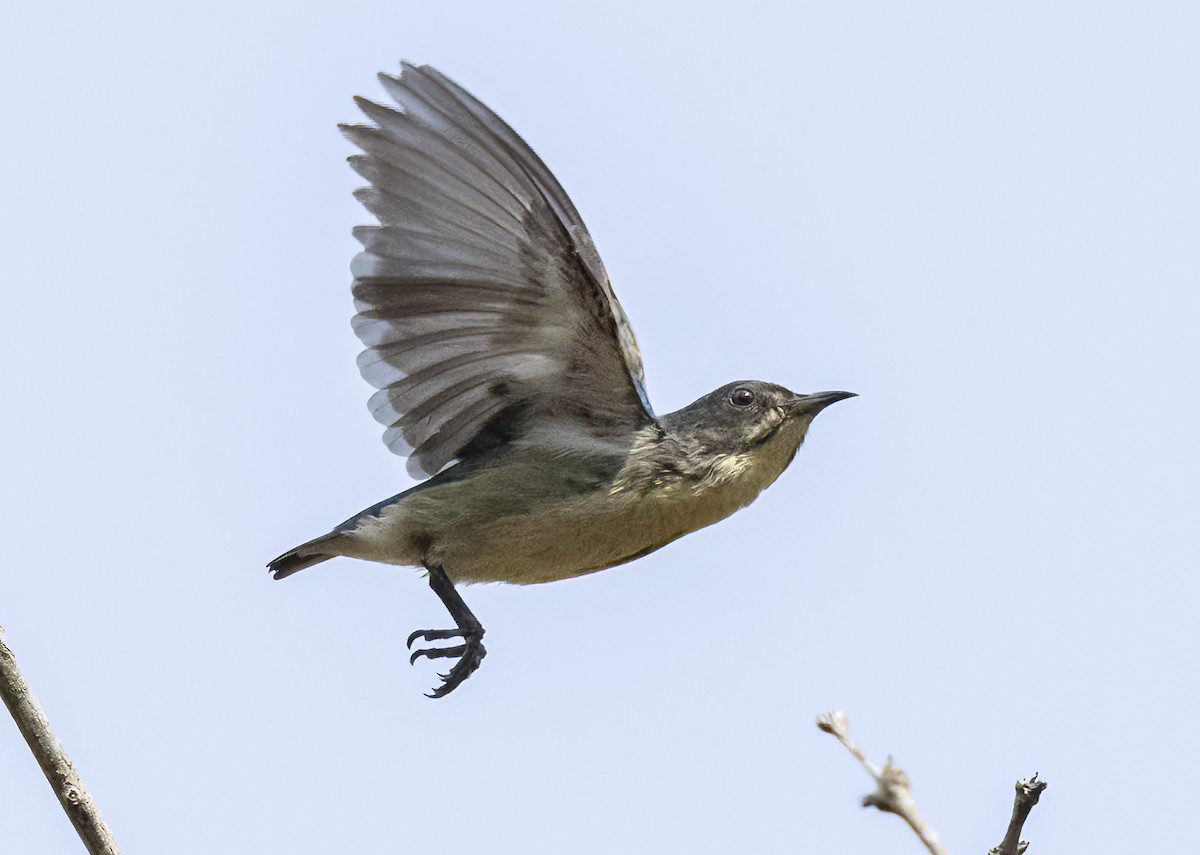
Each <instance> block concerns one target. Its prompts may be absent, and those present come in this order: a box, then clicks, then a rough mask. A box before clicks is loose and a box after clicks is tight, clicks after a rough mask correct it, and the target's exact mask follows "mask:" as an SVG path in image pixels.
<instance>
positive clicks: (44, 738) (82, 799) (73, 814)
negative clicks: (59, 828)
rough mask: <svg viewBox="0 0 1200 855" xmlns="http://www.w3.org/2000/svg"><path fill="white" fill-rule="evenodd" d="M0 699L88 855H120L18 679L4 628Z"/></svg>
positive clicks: (0, 633)
mask: <svg viewBox="0 0 1200 855" xmlns="http://www.w3.org/2000/svg"><path fill="white" fill-rule="evenodd" d="M0 695H3V697H4V705H5V706H6V707H8V711H9V712H10V713H12V717H13V720H14V721H16V723H17V727H18V728H19V729H20V731H21V735H22V736H24V737H25V741H26V742H27V743H28V744H29V750H30V751H32V752H33V756H34V757H36V758H37V761H38V765H39V766H41V767H42V772H43V773H45V775H46V780H47V781H49V782H50V787H51V788H52V789H53V790H54V794H55V795H56V796H58V801H59V803H60V804H61V805H62V808H63V810H64V811H66V813H67V817H68V818H70V820H71V824H72V825H74V826H75V830H76V831H77V832H78V833H79V837H80V839H81V840H83V845H84V846H86V847H87V850H88V852H89V853H90V855H120V849H118V848H117V841H116V840H115V839H114V838H113V836H112V832H110V831H109V830H108V826H106V825H105V824H104V820H103V819H102V818H101V817H100V810H99V809H98V808H97V807H96V803H95V802H93V801H92V797H91V796H90V795H88V791H87V788H86V787H84V786H83V781H82V780H81V779H80V777H79V773H78V772H76V771H75V767H74V766H73V765H72V764H71V760H70V758H69V757H67V752H66V751H64V750H63V747H62V745H61V744H60V743H59V741H58V739H57V738H55V736H54V731H53V730H51V729H50V722H49V721H47V720H46V714H45V713H43V712H42V708H41V706H40V705H39V704H38V702H37V699H36V698H35V697H34V696H33V695H32V693H30V691H29V686H28V684H26V682H25V680H24V679H23V678H22V677H21V672H20V670H18V668H17V662H16V659H15V658H14V657H13V652H12V650H10V649H9V647H8V645H7V644H6V643H5V641H4V627H0Z"/></svg>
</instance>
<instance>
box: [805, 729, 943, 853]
mask: <svg viewBox="0 0 1200 855" xmlns="http://www.w3.org/2000/svg"><path fill="white" fill-rule="evenodd" d="M817 727H819V728H820V729H821V730H823V731H825V732H826V733H829V734H832V735H833V736H836V737H837V738H838V741H839V742H841V743H842V745H844V746H846V750H847V751H849V752H850V753H851V754H853V755H854V756H855V758H856V759H857V760H858V762H859V763H861V764H862V765H863V768H864V769H866V770H867V773H868V774H870V776H871V777H872V778H874V779H875V792H873V793H870V794H868V795H865V796H863V800H862V803H863V807H873V808H878V809H879V810H881V811H884V812H886V813H894V814H896V816H898V817H900V818H901V819H903V820H904V821H905V822H907V823H908V827H909V828H911V829H912V830H913V831H914V832H915V833H916V835H917V837H918V838H920V840H921V842H922V843H923V844H925V848H926V849H928V850H929V851H930V853H931V855H948V853H947V852H946V850H945V848H944V847H943V846H942V844H941V841H940V840H938V836H937V832H935V831H934V830H933V829H932V828H930V827H929V826H928V825H926V824H925V822H924V820H922V819H921V817H920V816H918V815H917V803H916V801H915V800H914V799H913V797H912V791H911V790H910V789H909V786H908V776H907V775H905V774H904V770H903V769H900V768H898V767H896V766H893V765H892V758H891V757H888V759H887V762H886V763H884V764H883V766H882V767H879V766H876V765H875V764H874V763H872V762H871V761H870V760H868V759H867V757H866V755H865V754H863V752H862V750H861V749H860V748H859V747H858V745H856V744H855V742H854V740H853V739H851V738H850V720H849V719H848V718H846V714H845V713H844V712H842V711H841V710H836V711H834V712H831V713H826V714H825V715H821V716H817Z"/></svg>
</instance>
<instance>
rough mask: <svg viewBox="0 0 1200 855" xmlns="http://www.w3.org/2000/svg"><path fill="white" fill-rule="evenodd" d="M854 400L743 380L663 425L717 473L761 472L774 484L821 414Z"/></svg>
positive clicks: (842, 395) (845, 395)
mask: <svg viewBox="0 0 1200 855" xmlns="http://www.w3.org/2000/svg"><path fill="white" fill-rule="evenodd" d="M852 397H854V393H853V392H817V393H816V394H812V395H801V394H798V393H796V392H793V391H791V390H789V389H785V388H784V387H783V386H779V385H776V384H775V383H766V382H763V381H761V380H739V381H738V382H736V383H729V384H727V385H725V386H722V387H721V388H719V389H717V390H716V391H713V392H710V393H709V394H707V395H705V396H704V397H703V398H701V399H699V400H698V401H695V402H693V403H691V404H689V405H688V406H686V407H684V408H683V409H682V410H678V411H676V412H674V413H670V414H669V415H666V416H663V417H662V419H661V422H662V424H663V426H664V427H665V428H667V429H668V430H669V431H670V432H671V433H672V434H674V435H675V436H676V437H678V438H680V439H681V440H684V442H685V444H686V445H687V446H689V447H691V448H693V449H694V450H695V454H696V455H698V456H700V457H703V458H705V459H706V460H709V461H711V462H712V465H713V467H714V468H715V469H717V470H719V471H728V472H729V473H730V474H733V473H734V472H735V471H736V472H748V471H750V470H757V474H758V476H759V477H760V478H762V479H763V480H764V481H765V482H766V483H769V482H770V481H773V480H774V479H775V478H776V477H778V475H779V474H780V473H781V472H782V471H783V470H784V469H785V468H787V465H788V464H789V463H790V462H791V461H792V458H793V457H794V456H795V454H796V450H797V449H798V448H799V447H800V444H801V443H802V442H804V437H805V435H806V434H807V433H808V426H809V425H810V424H812V420H813V419H814V418H815V417H816V415H817V413H819V412H821V410H823V409H825V408H826V407H828V406H829V405H830V404H834V403H837V402H838V401H843V400H845V399H846V398H852ZM763 486H765V483H764V484H763Z"/></svg>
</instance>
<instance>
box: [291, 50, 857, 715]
mask: <svg viewBox="0 0 1200 855" xmlns="http://www.w3.org/2000/svg"><path fill="white" fill-rule="evenodd" d="M379 80H380V82H381V84H382V86H383V89H384V91H385V92H386V93H387V95H388V96H389V97H390V98H391V100H392V101H393V102H394V103H393V104H391V105H388V104H382V103H377V102H375V101H371V100H367V99H365V98H362V97H356V98H355V102H356V104H357V105H358V107H359V109H361V111H362V113H363V114H364V116H365V117H366V119H367V120H368V121H367V122H365V123H360V124H345V125H341V126H339V127H340V129H341V131H342V133H343V134H344V135H345V136H346V138H347V139H348V140H349V141H350V142H351V143H353V144H354V145H355V146H356V147H357V148H358V149H359V150H360V151H359V153H357V154H354V155H353V156H351V157H350V158H349V163H350V165H351V167H352V168H353V169H354V170H355V171H356V172H357V173H358V175H359V176H361V177H362V178H363V179H364V180H365V181H366V186H365V187H362V188H360V189H358V190H357V191H355V196H356V197H357V199H358V200H359V201H360V202H361V203H362V205H363V206H364V207H365V208H366V209H367V211H369V212H370V213H371V214H373V215H374V217H375V218H376V220H377V221H378V223H377V224H376V225H365V226H359V227H357V228H355V229H354V236H355V237H356V238H357V239H358V241H359V242H360V243H361V244H362V251H361V252H359V253H358V254H357V255H356V256H355V257H354V259H353V261H352V262H351V274H352V277H353V283H352V286H351V292H352V295H353V298H354V305H355V310H356V314H355V315H354V317H353V321H352V327H353V330H354V332H355V333H356V334H357V336H358V338H359V339H360V340H361V341H362V343H363V344H364V345H365V347H366V349H365V350H364V351H363V352H362V353H361V355H360V356H359V359H358V367H359V370H360V373H361V374H362V376H363V377H364V378H365V379H366V380H367V381H368V382H369V383H370V384H371V385H372V386H374V387H375V388H376V390H377V391H376V392H375V393H374V394H373V395H372V396H371V398H370V404H369V406H370V411H371V413H372V414H373V415H374V417H375V418H376V419H377V420H378V421H379V422H381V423H382V424H383V425H385V426H386V429H385V430H384V432H383V439H384V443H385V444H386V445H387V447H388V449H390V450H391V451H392V452H394V453H396V454H398V455H402V456H406V457H407V458H408V462H407V470H408V473H409V474H410V475H411V476H413V477H414V478H415V479H418V480H419V479H425V480H423V481H421V483H418V484H417V485H416V486H415V487H412V488H411V489H408V490H405V491H403V492H401V493H399V494H398V495H395V496H392V497H391V498H389V499H385V500H383V501H382V502H379V503H378V504H376V505H373V506H371V507H369V508H367V509H366V510H364V511H361V512H360V513H357V514H355V515H354V516H352V517H350V518H349V519H348V520H346V521H345V522H343V523H342V524H341V525H339V526H337V527H335V528H334V529H333V530H332V531H330V532H328V533H327V534H323V535H321V536H320V537H317V538H315V539H313V540H309V541H307V542H306V543H303V544H301V545H300V546H297V547H295V548H294V549H290V550H288V551H287V552H285V553H283V554H282V555H280V556H279V557H278V558H276V559H275V560H273V561H271V562H270V564H269V565H268V569H269V570H270V571H271V573H272V574H273V576H274V578H275V579H285V578H287V577H289V576H291V575H293V574H294V573H297V572H298V571H300V570H303V569H305V568H307V567H311V566H313V565H315V564H319V563H321V562H323V561H327V560H328V559H330V558H334V557H337V556H347V557H350V558H355V559H361V560H365V561H373V562H380V563H383V564H391V565H406V566H412V567H416V568H423V569H424V571H425V573H426V574H427V579H428V584H429V586H430V588H431V589H432V590H433V592H434V593H435V594H436V595H437V596H438V598H439V599H440V600H441V601H442V603H443V605H444V606H445V608H446V610H447V611H448V612H449V615H450V618H451V619H452V620H453V622H454V626H453V627H451V628H448V629H426V630H417V631H415V632H413V633H412V634H411V635H410V636H409V637H408V642H407V644H408V648H409V650H412V647H413V644H414V643H415V642H416V641H417V640H418V639H420V640H422V641H423V642H425V643H429V642H437V641H447V640H456V641H457V643H455V644H451V645H450V646H442V647H437V646H427V647H419V648H418V649H416V650H415V651H413V652H412V653H411V656H410V658H409V661H410V663H414V662H416V661H417V660H418V659H419V658H421V657H426V658H428V659H450V660H453V663H452V665H451V667H450V668H449V670H448V671H447V673H444V674H440V675H439V677H440V680H441V682H440V684H439V685H438V686H437V687H436V688H435V689H434V690H432V691H431V692H429V693H427V694H428V696H429V697H433V698H440V697H445V696H446V695H448V694H449V693H450V692H452V691H454V690H455V689H456V688H457V687H458V686H460V685H461V684H462V683H463V681H464V680H466V679H467V678H468V677H469V676H470V675H471V674H472V673H473V672H475V670H476V669H477V668H478V667H479V665H480V663H481V662H482V660H483V657H484V656H485V655H486V653H487V651H486V649H485V647H484V645H483V636H484V628H483V625H482V624H481V623H480V621H479V619H478V618H476V616H475V615H474V614H473V613H472V612H471V610H470V609H469V608H468V607H467V605H466V603H465V602H464V600H463V598H462V596H461V594H460V593H459V591H458V589H457V586H458V585H460V584H468V583H478V582H507V583H512V584H518V585H529V584H539V583H545V582H553V581H558V580H562V579H569V578H572V577H577V576H581V575H584V574H588V573H594V572H596V571H599V570H604V569H606V568H609V567H614V566H616V565H619V564H625V563H627V562H630V561H634V560H635V559H637V558H641V557H642V556H645V555H647V554H649V553H651V552H654V551H655V550H657V549H659V548H660V547H663V546H665V545H666V544H668V543H670V542H672V541H674V540H676V539H677V538H679V537H682V536H683V535H685V534H688V533H690V532H694V531H696V530H697V529H701V528H704V527H705V526H708V525H711V524H713V523H715V522H718V521H719V520H722V519H724V518H726V517H728V516H729V515H730V514H732V513H734V512H735V511H737V510H738V509H740V508H742V507H745V506H746V505H748V504H749V503H750V502H752V501H753V500H754V499H755V497H756V496H758V494H759V493H760V492H761V491H762V490H763V489H765V488H766V487H767V486H769V485H770V484H771V483H773V482H774V481H775V480H776V478H778V477H779V475H780V474H781V473H782V472H783V471H784V470H785V469H786V468H787V467H788V465H789V464H790V463H791V462H792V459H793V458H794V457H795V455H796V452H797V450H798V449H799V448H800V445H801V443H803V442H804V439H805V436H806V434H807V432H808V428H809V425H810V424H811V423H812V420H813V418H814V417H815V416H816V415H817V414H818V413H820V412H821V411H822V410H824V409H825V408H826V407H828V406H829V405H830V404H833V403H835V402H837V401H841V400H844V399H846V398H851V397H854V393H852V392H840V391H830V392H819V393H816V394H799V393H796V392H792V391H790V390H788V389H787V388H785V387H783V386H780V385H777V384H774V383H769V382H764V381H758V380H742V381H736V382H733V383H728V384H726V385H723V386H721V387H720V388H718V389H716V390H715V391H713V392H710V393H709V394H707V395H704V396H703V397H701V398H699V399H698V400H696V401H695V402H693V403H692V404H689V405H688V406H686V407H684V408H683V409H681V410H678V411H676V412H672V413H668V414H666V415H661V416H659V415H655V413H654V410H653V409H652V408H651V406H650V401H649V399H648V397H647V395H646V386H645V375H644V371H643V367H642V359H641V355H640V352H639V350H638V345H637V341H636V339H635V338H634V334H633V329H632V327H631V326H630V324H629V320H628V318H627V317H626V315H625V312H624V310H623V309H622V308H621V304H620V303H619V302H618V301H617V298H616V295H615V294H614V292H613V289H612V285H611V284H610V282H609V278H608V275H607V273H606V272H605V269H604V265H603V263H602V262H601V260H600V255H599V253H598V252H597V250H596V247H595V245H594V243H593V241H592V238H591V237H590V235H589V233H588V230H587V228H586V226H585V225H584V222H583V220H582V218H581V217H580V215H579V212H578V211H577V210H576V209H575V206H574V205H573V204H572V202H571V200H570V199H569V198H568V196H567V194H566V192H565V191H564V190H563V188H562V186H561V185H560V184H559V182H558V181H557V180H556V179H555V177H554V176H553V175H552V174H551V172H550V170H549V169H548V168H547V167H546V166H545V164H544V163H543V162H542V160H541V158H539V157H538V155H536V154H535V153H534V152H533V150H532V149H531V148H530V147H529V146H528V145H527V144H526V143H525V141H524V140H523V139H522V138H521V137H520V136H518V135H517V133H516V132H515V131H513V129H512V128H510V127H509V126H508V125H507V124H506V123H505V122H504V121H503V120H501V119H500V117H499V116H497V115H496V113H494V112H492V110H490V109H489V108H488V107H486V106H485V105H484V104H483V103H482V102H481V101H479V100H478V99H476V98H475V97H474V96H472V95H471V94H470V93H468V92H467V91H466V90H465V89H464V88H462V87H461V86H459V85H458V84H457V83H455V82H453V81H452V80H451V79H449V78H448V77H446V76H445V75H443V74H442V73H441V72H439V71H437V70H436V69H434V68H432V67H430V66H428V65H414V64H412V63H409V62H402V63H401V69H400V73H399V74H389V73H386V72H385V73H381V74H380V75H379Z"/></svg>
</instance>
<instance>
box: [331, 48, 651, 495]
mask: <svg viewBox="0 0 1200 855" xmlns="http://www.w3.org/2000/svg"><path fill="white" fill-rule="evenodd" d="M380 79H381V81H382V82H383V86H384V89H385V90H386V91H387V93H388V94H389V95H390V96H391V97H392V99H393V100H394V101H395V102H396V105H397V107H398V108H399V109H394V108H392V107H389V106H384V105H381V104H375V103H372V102H370V101H366V100H364V99H358V104H359V106H360V107H361V109H362V110H363V112H364V113H365V114H366V116H367V118H368V119H370V120H371V121H372V122H373V123H374V124H373V125H351V126H345V127H343V131H344V132H345V134H346V136H347V137H348V138H349V139H350V140H351V141H352V142H354V143H355V145H357V146H358V147H359V148H360V149H362V151H363V154H361V155H355V156H354V157H352V158H351V159H350V161H351V164H352V165H353V166H354V169H355V170H356V171H357V172H358V173H359V174H360V175H362V176H363V178H365V179H366V180H367V181H368V182H369V184H370V186H369V187H366V188H363V189H362V190H360V191H359V192H358V194H357V195H358V198H359V199H360V200H361V201H362V203H363V205H364V206H366V207H367V209H368V210H370V211H371V213H373V214H374V215H375V216H376V217H377V218H378V219H379V225H377V226H363V227H360V228H358V229H356V230H355V236H356V237H357V238H358V239H359V241H361V243H362V245H363V251H362V252H361V253H359V255H358V256H357V257H356V258H355V259H354V263H353V266H352V272H353V274H354V286H353V293H354V299H355V306H356V308H357V310H358V314H357V315H356V316H355V318H354V330H355V332H356V334H357V335H358V337H359V338H360V339H361V340H362V342H363V344H365V345H366V346H367V350H366V351H364V352H363V354H362V355H361V356H360V358H359V369H360V370H361V372H362V375H363V377H364V378H366V380H367V381H368V382H370V383H371V384H372V385H373V386H375V387H376V388H377V389H378V390H379V391H378V392H376V393H375V395H373V396H372V397H371V402H370V408H371V413H372V414H373V415H374V416H375V418H376V419H377V420H379V421H380V422H381V423H383V424H384V425H386V426H387V430H385V432H384V441H385V442H386V443H387V446H388V448H390V449H391V450H392V451H394V452H396V453H397V454H405V455H409V471H410V473H411V474H413V475H414V476H416V477H422V476H424V475H432V474H435V473H436V472H438V471H440V470H441V469H443V468H444V467H445V466H446V464H448V463H450V462H451V461H453V460H455V459H463V458H466V457H469V456H470V454H471V453H472V450H473V449H480V448H487V447H489V432H496V431H499V430H501V429H502V430H503V431H504V432H505V436H504V440H505V441H509V440H512V439H514V437H513V435H512V432H513V430H514V424H515V423H516V420H515V419H514V418H513V417H512V416H513V414H515V413H519V414H520V416H521V418H520V424H521V425H524V426H525V428H524V432H525V433H527V434H529V433H536V432H535V431H533V430H532V428H533V427H534V426H536V425H538V424H541V425H543V426H544V425H546V424H554V425H558V426H559V430H558V432H559V433H563V432H565V433H568V434H569V433H585V434H589V435H599V436H604V435H608V434H620V433H627V432H629V431H631V430H636V429H638V428H640V427H643V426H645V425H647V424H649V423H650V422H651V421H652V418H653V415H652V413H651V411H650V408H649V404H648V402H647V400H646V395H645V381H644V378H643V373H642V365H641V357H640V355H639V353H638V348H637V342H636V340H635V339H634V336H633V331H632V329H631V328H630V326H629V322H628V320H627V319H626V317H625V313H624V311H622V309H621V306H620V304H619V303H618V302H617V299H616V296H615V295H614V294H613V291H612V287H611V285H610V284H609V282H608V276H607V274H606V273H605V271H604V265H603V264H602V263H601V261H600V257H599V255H598V254H597V252H596V250H595V247H594V245H593V243H592V239H591V237H590V236H589V235H588V232H587V229H586V227H585V226H584V224H583V221H582V219H581V218H580V216H579V213H578V212H577V211H576V210H575V206H574V205H573V204H572V203H571V200H570V199H569V198H568V197H567V194H566V192H565V191H564V190H563V189H562V187H561V186H560V185H559V183H558V182H557V181H556V180H555V178H554V176H553V175H551V173H550V171H549V170H548V169H547V168H546V167H545V165H544V164H543V163H542V161H541V160H540V159H539V158H538V156H537V155H536V154H534V153H533V151H532V150H531V149H530V148H529V146H528V145H526V144H525V142H524V141H523V140H522V139H521V138H520V137H519V136H517V134H516V133H515V132H514V131H513V130H512V129H511V128H510V127H509V126H508V125H506V124H505V123H504V122H503V121H502V120H501V119H500V118H499V117H498V116H496V115H495V114H494V113H493V112H492V111H491V110H489V109H488V108H487V107H485V106H484V105H483V104H481V103H480V102H479V101H477V100H476V99H475V98H474V97H472V96H471V95H470V94H468V93H467V92H465V91H464V90H463V89H462V88H460V87H459V86H457V85H456V84H455V83H453V82H452V81H450V80H448V79H447V78H446V77H444V76H443V75H441V74H440V73H439V72H437V71H435V70H434V69H431V68H429V67H427V66H413V65H410V64H408V63H404V64H403V67H402V72H401V74H400V75H399V76H390V75H381V76H380Z"/></svg>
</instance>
